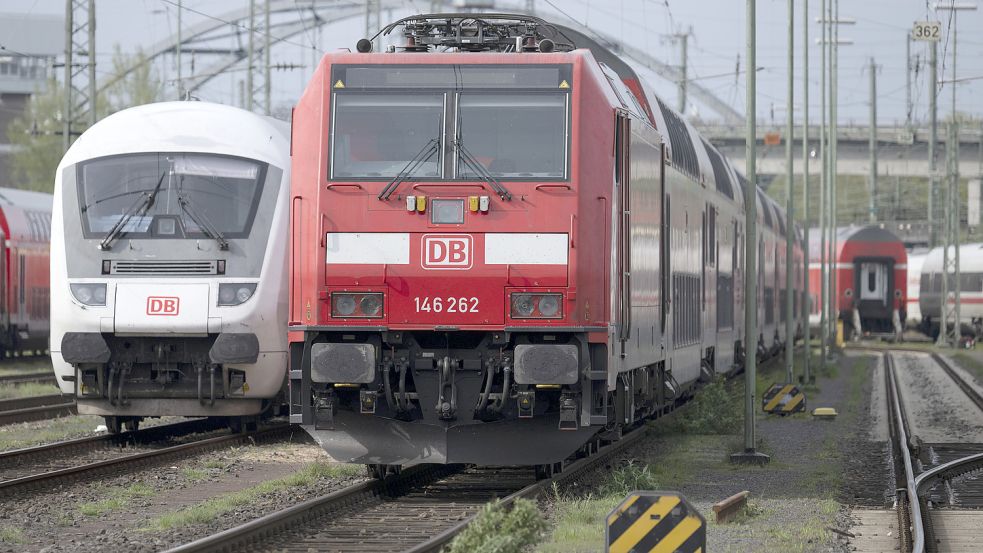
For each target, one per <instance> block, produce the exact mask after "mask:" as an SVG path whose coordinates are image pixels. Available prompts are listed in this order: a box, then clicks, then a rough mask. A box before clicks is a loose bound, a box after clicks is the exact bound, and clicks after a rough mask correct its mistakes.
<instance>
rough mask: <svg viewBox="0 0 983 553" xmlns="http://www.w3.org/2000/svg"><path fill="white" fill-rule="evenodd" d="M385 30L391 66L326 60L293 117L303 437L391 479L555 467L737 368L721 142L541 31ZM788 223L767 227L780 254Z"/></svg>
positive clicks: (737, 229)
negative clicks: (496, 467) (399, 39)
mask: <svg viewBox="0 0 983 553" xmlns="http://www.w3.org/2000/svg"><path fill="white" fill-rule="evenodd" d="M396 28H400V29H401V30H402V34H403V35H404V37H405V40H406V42H405V45H404V46H401V47H399V48H396V49H395V51H394V52H391V53H371V52H369V50H370V48H371V43H370V42H368V41H365V40H363V41H360V44H359V50H360V52H358V53H333V54H328V55H326V56H325V57H324V58H323V59H322V61H321V64H320V66H319V67H318V69H317V71H316V72H315V74H314V77H313V79H312V80H311V82H310V84H309V86H308V87H307V89H306V91H305V93H304V94H303V96H302V98H301V99H300V101H299V103H298V104H297V106H296V108H295V110H294V113H293V136H292V152H293V153H292V155H293V165H292V171H293V174H292V211H293V213H292V223H291V246H290V247H291V279H290V282H291V291H290V322H289V324H290V342H291V353H290V356H291V369H292V370H291V418H292V420H293V421H295V422H299V423H301V424H302V425H303V426H304V428H305V429H306V430H307V431H308V432H310V433H311V434H312V435H313V436H314V437H315V439H316V440H317V441H318V442H319V443H320V444H321V445H322V446H323V447H324V448H325V449H327V450H328V451H329V452H330V453H331V454H332V455H333V456H334V457H335V458H337V459H339V460H343V461H347V462H355V463H365V464H368V465H373V466H374V467H375V469H376V471H377V474H385V473H386V471H387V470H389V469H390V467H392V466H400V465H409V464H416V463H479V464H515V465H537V466H539V467H540V468H541V469H543V470H546V471H550V470H553V469H554V468H555V467H556V463H558V462H561V461H562V460H563V459H565V458H567V457H568V456H569V455H571V454H572V453H574V452H575V451H576V450H577V449H578V448H585V447H586V448H589V447H590V443H591V442H592V441H593V440H596V439H599V438H605V437H607V438H610V437H612V436H616V435H617V434H618V433H619V432H620V430H621V428H622V427H624V426H626V425H632V424H634V423H635V422H637V421H640V420H642V419H643V418H645V417H648V416H652V415H656V414H659V413H661V412H664V410H665V409H666V408H668V407H670V406H672V405H673V404H674V403H675V402H677V401H679V400H681V399H683V398H684V397H686V396H687V395H689V394H691V393H692V390H694V389H695V387H696V386H697V385H698V384H699V383H700V382H705V381H707V380H709V379H710V378H712V377H713V375H714V373H722V372H728V371H732V370H734V369H735V368H737V367H738V366H739V364H740V363H741V361H742V359H743V351H742V346H741V337H742V333H743V330H742V321H743V319H742V318H741V317H740V316H739V313H741V312H742V310H743V301H742V298H741V295H740V293H739V292H738V291H739V290H741V288H742V286H743V278H744V274H745V272H744V269H743V255H742V251H743V245H742V240H743V220H744V215H743V205H742V204H743V197H742V192H741V186H740V184H739V182H738V177H737V174H736V173H735V172H734V170H733V168H732V167H731V166H730V164H729V163H728V162H727V160H726V159H725V158H724V157H723V156H722V155H721V154H720V153H719V151H717V149H716V148H714V147H713V146H711V145H710V144H709V143H708V142H707V141H705V140H704V139H702V138H701V137H700V136H699V134H698V133H696V131H695V130H694V129H693V128H692V127H691V126H690V125H688V124H687V123H686V122H685V121H684V120H683V119H682V118H681V117H680V116H679V115H678V114H676V113H674V112H673V111H672V110H671V109H669V108H668V107H667V106H666V105H665V104H664V103H663V102H662V101H661V100H659V99H658V98H657V97H655V96H654V95H652V94H651V93H649V92H647V91H644V90H642V89H641V87H640V85H639V83H640V81H639V80H638V78H637V76H636V75H635V74H634V72H633V71H632V70H631V69H630V68H629V67H628V66H627V65H626V64H624V63H622V62H619V61H618V60H617V58H615V57H614V56H613V55H612V54H611V53H610V52H609V51H607V50H605V49H604V48H603V47H601V46H599V45H598V44H596V43H594V42H593V41H591V40H590V39H588V38H586V37H583V36H582V35H577V34H576V33H573V32H571V31H569V30H567V29H563V28H562V27H559V26H555V25H551V24H549V23H547V22H545V21H543V20H541V19H537V18H532V17H526V16H513V15H491V14H481V15H476V14H461V15H454V14H439V15H427V16H414V17H411V18H406V19H404V20H400V21H398V22H396V23H394V24H392V25H390V26H388V27H386V29H384V32H385V33H386V34H388V33H389V32H391V31H393V30H394V29H396ZM438 50H439V51H440V52H441V53H437V51H438ZM598 60H607V61H608V62H610V63H608V64H605V63H600V62H599V61H598ZM759 205H760V204H759ZM767 209H769V210H772V211H774V212H775V213H776V216H777V214H778V213H779V212H780V210H778V209H777V206H773V207H768V208H767ZM768 217H769V220H771V219H770V218H771V215H769V216H768ZM781 217H784V216H783V215H782V216H781ZM779 220H780V221H784V219H779ZM788 230H789V231H794V230H793V229H788ZM785 231H786V228H785V225H784V222H782V223H781V227H780V228H779V224H778V222H777V221H776V222H775V223H774V224H771V225H770V226H769V228H768V229H767V231H764V232H762V240H763V241H764V239H765V238H766V237H767V238H768V239H769V240H772V241H773V242H775V243H777V241H778V240H779V239H780V240H781V244H782V247H781V256H784V233H785ZM762 244H764V242H762ZM770 244H771V242H769V248H768V249H769V251H768V252H765V254H764V255H762V258H761V263H762V265H761V267H762V272H763V268H764V267H765V266H766V264H767V267H768V274H769V275H770V276H769V279H771V280H769V284H768V285H767V286H771V284H770V283H771V282H774V288H773V289H772V292H771V293H772V302H771V303H770V304H769V305H771V306H772V312H771V313H772V316H773V319H770V320H769V322H770V323H771V326H770V327H768V326H763V332H762V335H763V337H767V339H768V342H769V344H770V343H771V342H772V339H773V338H774V340H779V339H781V340H783V339H784V328H783V327H782V329H781V332H780V333H779V330H778V327H779V326H782V325H779V324H778V323H779V322H780V321H784V311H782V312H781V313H778V304H779V302H778V301H777V296H778V294H779V293H780V290H782V289H783V287H784V280H783V279H779V278H777V269H776V259H777V258H776V257H775V256H776V255H778V250H779V248H773V247H772V246H771V245H770ZM762 249H763V250H764V245H762ZM796 251H797V252H799V253H798V254H797V255H801V251H800V250H799V249H798V247H797V249H796ZM782 297H784V294H782ZM798 303H799V302H796V307H797V306H798ZM782 304H784V302H782ZM796 315H797V316H798V309H796ZM762 320H764V319H762ZM772 330H773V331H774V335H773V336H772V334H771V332H772Z"/></svg>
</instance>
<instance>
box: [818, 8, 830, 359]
mask: <svg viewBox="0 0 983 553" xmlns="http://www.w3.org/2000/svg"><path fill="white" fill-rule="evenodd" d="M827 1H828V0H820V2H819V21H820V23H821V24H822V31H821V32H822V38H820V39H819V45H820V46H821V49H820V51H821V56H820V61H819V67H820V69H819V97H820V101H819V112H820V114H821V116H820V120H821V123H820V131H819V155H820V161H821V163H822V168H821V170H820V173H821V176H820V187H819V271H820V272H819V290H820V291H819V339H820V342H819V366H820V367H825V366H826V347H827V346H828V345H829V327H828V326H827V325H826V315H827V313H826V310H827V308H828V307H829V303H828V302H827V301H826V297H827V296H828V295H829V280H828V279H827V271H828V262H829V258H828V257H827V250H826V212H827V210H828V209H829V206H828V205H826V188H827V187H828V186H829V164H828V163H827V161H826V160H827V158H828V157H829V152H827V148H826V144H827V142H828V135H827V130H828V129H827V127H826V120H827V116H828V114H827V112H826V51H827V48H828V47H829V41H828V40H827V33H826V27H827V25H828V19H827V18H826V2H827Z"/></svg>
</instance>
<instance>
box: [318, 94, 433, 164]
mask: <svg viewBox="0 0 983 553" xmlns="http://www.w3.org/2000/svg"><path fill="white" fill-rule="evenodd" d="M334 119H335V121H334V136H333V139H332V143H333V144H334V150H333V156H332V157H333V160H334V163H333V164H332V167H333V171H332V175H333V176H334V177H335V178H338V177H341V178H345V177H356V178H377V177H378V178H381V177H386V178H392V177H395V176H396V174H397V173H399V172H400V170H401V169H403V168H404V167H405V166H406V164H407V163H408V162H409V161H410V160H412V159H414V158H415V157H416V156H417V154H418V153H420V152H421V151H423V150H425V149H426V147H427V144H428V143H429V142H430V141H432V140H438V141H439V140H440V135H441V133H442V132H443V119H444V95H443V94H366V95H362V94H343V95H338V96H337V97H336V100H335V111H334ZM441 160H442V157H441V152H440V148H435V149H433V150H432V153H431V154H430V155H429V157H425V158H423V159H422V161H421V162H420V165H419V166H418V167H417V168H416V171H415V173H414V175H415V176H417V177H440V176H441Z"/></svg>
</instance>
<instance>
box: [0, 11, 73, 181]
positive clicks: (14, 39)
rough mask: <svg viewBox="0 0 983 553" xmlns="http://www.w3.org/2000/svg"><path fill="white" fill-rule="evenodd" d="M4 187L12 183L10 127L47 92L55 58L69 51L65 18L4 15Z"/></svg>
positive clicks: (0, 37) (0, 124) (0, 26)
mask: <svg viewBox="0 0 983 553" xmlns="http://www.w3.org/2000/svg"><path fill="white" fill-rule="evenodd" d="M0 44H2V45H3V47H4V49H3V50H0V187H11V188H19V186H18V185H17V183H14V182H10V178H11V177H10V155H11V154H12V153H13V151H14V146H13V145H11V144H10V140H9V138H8V137H7V127H8V126H9V125H10V122H11V121H13V120H14V119H15V118H16V117H18V116H19V115H21V114H22V113H24V109H25V108H26V107H27V102H28V100H29V99H30V97H31V95H33V94H34V93H35V92H38V91H43V90H44V87H45V85H46V84H47V79H48V77H49V76H51V75H53V73H52V72H53V71H54V69H53V66H54V64H55V59H56V58H57V57H58V56H60V55H62V54H63V53H64V50H65V20H64V18H62V17H61V16H52V15H23V14H10V13H0Z"/></svg>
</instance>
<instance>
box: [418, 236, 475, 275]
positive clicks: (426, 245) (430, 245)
mask: <svg viewBox="0 0 983 553" xmlns="http://www.w3.org/2000/svg"><path fill="white" fill-rule="evenodd" d="M423 268H424V269H470V268H471V236H470V235H468V234H426V235H424V236H423Z"/></svg>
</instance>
